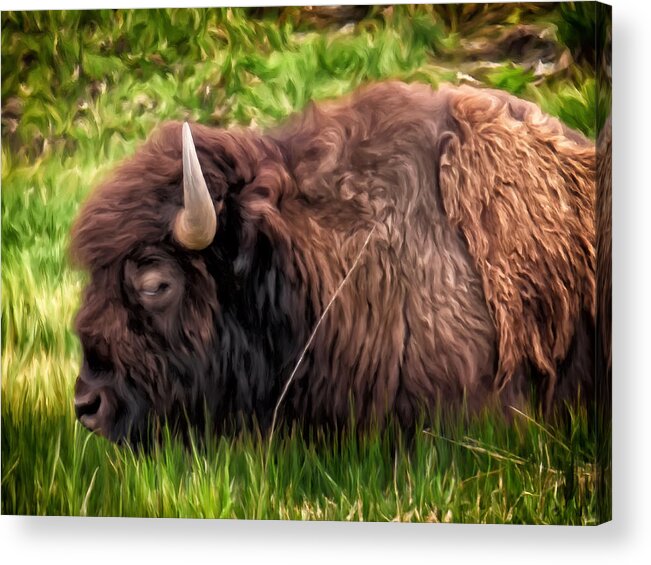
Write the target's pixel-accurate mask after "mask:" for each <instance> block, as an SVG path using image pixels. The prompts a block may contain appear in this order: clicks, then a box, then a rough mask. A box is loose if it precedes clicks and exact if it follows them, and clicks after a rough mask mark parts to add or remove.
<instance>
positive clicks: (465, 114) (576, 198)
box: [439, 89, 595, 388]
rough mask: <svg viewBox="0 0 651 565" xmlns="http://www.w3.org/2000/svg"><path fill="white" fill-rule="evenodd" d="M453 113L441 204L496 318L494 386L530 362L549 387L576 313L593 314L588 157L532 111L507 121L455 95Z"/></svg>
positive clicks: (498, 104)
mask: <svg viewBox="0 0 651 565" xmlns="http://www.w3.org/2000/svg"><path fill="white" fill-rule="evenodd" d="M534 108H535V107H534ZM530 110H531V109H530ZM450 112H451V114H452V117H453V118H454V122H455V123H456V131H455V133H449V134H446V135H445V137H444V138H442V140H441V152H440V161H439V167H440V168H439V185H440V191H441V198H442V202H443V206H444V208H445V214H446V215H447V217H448V220H449V221H450V223H451V224H452V225H453V226H455V227H457V228H458V229H459V231H460V232H461V233H462V234H463V236H464V237H465V239H466V241H467V245H468V249H469V252H470V254H471V256H472V258H473V260H474V263H475V266H476V268H477V271H478V273H479V274H480V277H481V280H482V283H483V289H484V293H485V296H486V300H487V302H488V305H489V308H490V310H491V312H492V315H493V317H494V321H495V325H496V329H497V335H498V342H499V343H498V346H499V351H500V367H499V370H498V382H500V383H501V384H503V383H506V382H507V381H508V380H509V379H510V377H511V376H512V375H513V374H514V373H515V371H516V370H517V369H518V367H519V366H520V365H521V364H522V362H523V361H525V360H529V361H530V362H532V364H533V365H534V366H535V367H537V368H538V369H539V370H540V371H542V372H543V373H545V374H547V375H548V376H549V378H550V382H551V384H552V385H553V381H554V379H555V375H556V367H557V364H558V362H559V361H560V360H561V359H563V358H564V357H565V356H566V353H567V351H568V349H569V347H570V342H571V340H572V338H573V336H574V333H575V328H576V325H577V324H578V322H579V318H580V316H581V314H582V311H584V310H585V311H588V312H590V313H592V314H594V307H595V306H594V304H595V280H594V263H595V251H594V219H593V218H594V213H593V210H594V170H595V153H594V147H593V146H591V145H590V144H589V143H588V144H578V143H575V142H574V141H571V140H569V139H568V138H567V137H565V136H564V135H562V133H560V134H559V123H558V122H557V121H556V120H551V119H550V118H548V117H546V116H545V115H543V114H542V112H540V110H538V109H537V108H536V109H535V111H528V112H527V113H526V115H518V116H517V117H516V116H514V115H513V114H512V112H511V109H510V104H509V102H508V98H506V97H501V96H497V95H496V94H494V93H491V92H488V91H480V90H479V91H477V90H465V89H460V90H458V91H456V92H455V94H454V95H453V96H451V98H450ZM560 131H561V132H562V129H561V130H560ZM551 388H553V386H552V387H551Z"/></svg>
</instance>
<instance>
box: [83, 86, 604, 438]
mask: <svg viewBox="0 0 651 565" xmlns="http://www.w3.org/2000/svg"><path fill="white" fill-rule="evenodd" d="M191 129H192V137H193V143H194V147H195V148H196V155H197V156H198V163H199V164H200V168H201V171H200V172H202V173H203V179H205V183H206V184H207V187H208V191H209V195H210V200H212V204H211V205H210V204H209V206H213V207H214V209H215V215H216V219H217V222H216V233H215V235H214V238H213V239H212V241H211V242H210V243H208V244H206V245H207V246H205V247H204V248H199V249H197V248H196V247H200V245H188V244H186V245H184V244H182V243H180V240H183V238H179V237H178V234H177V232H178V228H177V227H175V226H177V223H178V222H177V218H178V216H179V210H182V209H183V205H184V190H185V189H184V188H182V187H183V182H184V166H183V159H182V153H183V151H184V149H183V142H182V125H181V124H179V123H168V124H166V125H164V126H162V127H161V128H160V129H159V131H158V132H157V133H156V134H155V135H154V136H153V137H152V139H150V140H149V141H148V142H147V143H146V144H145V145H144V147H142V148H141V149H140V150H139V151H138V153H137V154H136V155H135V157H133V158H132V159H131V160H130V161H128V162H126V163H125V164H123V165H122V166H121V167H119V169H118V170H117V171H116V172H115V174H114V175H113V177H112V178H111V179H109V180H108V181H107V182H106V183H105V184H104V185H103V186H101V187H100V188H99V189H98V190H97V191H95V192H94V194H93V195H92V196H91V197H90V199H89V201H88V202H87V203H86V205H85V206H84V208H83V210H82V212H81V214H80V216H79V218H78V220H77V222H76V225H75V227H74V229H73V238H72V252H73V257H74V258H75V259H76V261H77V262H78V264H80V265H81V266H82V267H83V268H85V269H87V270H88V271H89V273H90V276H91V278H90V282H89V284H88V287H87V289H86V293H85V297H84V299H83V303H82V306H81V309H80V311H79V315H78V318H77V332H78V335H79V337H80V340H81V343H82V346H83V352H84V360H83V365H82V369H81V372H80V375H79V379H78V381H77V387H76V408H77V413H78V416H79V417H80V419H81V421H82V422H83V423H84V424H85V425H86V426H87V427H89V428H90V429H93V430H94V431H97V432H99V433H101V434H103V435H105V436H106V437H108V438H110V439H112V440H115V441H121V440H125V439H128V440H130V441H132V442H134V443H138V442H140V441H142V440H144V439H146V438H148V437H150V431H151V429H152V426H151V425H150V424H152V423H160V422H162V421H165V422H167V423H169V424H171V425H172V426H173V427H175V428H178V429H180V430H186V429H191V428H192V427H202V426H204V424H205V418H206V416H208V417H209V419H210V421H211V423H212V425H213V426H214V428H215V432H216V433H222V432H224V431H225V430H226V429H230V428H231V426H236V427H237V426H239V425H250V424H251V423H252V422H254V421H255V422H257V423H258V424H259V425H260V426H261V427H262V429H263V430H264V429H267V428H268V426H269V425H270V420H271V416H272V413H273V410H274V408H275V405H276V402H277V400H278V398H279V395H280V392H281V389H282V387H283V385H284V384H285V382H286V380H287V378H288V376H289V374H290V373H291V372H292V370H293V369H294V367H295V364H296V361H297V359H298V357H299V355H300V354H301V351H302V349H303V346H304V345H305V343H306V340H307V339H308V337H309V335H310V333H311V331H312V329H313V327H314V324H315V323H316V320H317V319H318V318H319V316H320V315H321V314H322V313H323V309H324V308H325V306H326V304H327V303H328V302H329V300H330V299H331V297H332V295H333V293H334V292H335V289H336V288H337V286H338V285H339V283H340V282H341V280H342V279H343V278H344V277H345V275H346V274H347V272H348V270H349V269H350V267H351V265H352V263H353V261H354V259H355V257H356V256H357V254H358V252H359V250H360V249H361V246H362V244H363V242H364V240H365V238H366V236H367V234H368V233H369V231H370V230H371V229H372V228H373V227H375V231H374V233H373V236H372V238H371V240H370V242H369V244H368V247H367V248H366V250H365V251H364V253H363V254H362V256H361V259H360V260H359V264H358V265H357V268H356V269H355V270H354V272H353V273H352V274H351V277H350V280H349V281H348V283H347V284H346V285H345V286H344V287H343V289H342V291H341V294H340V295H339V296H338V297H337V300H335V302H334V304H333V306H332V308H331V309H330V311H329V312H328V313H327V316H325V318H324V320H323V324H322V325H321V326H320V327H319V329H318V331H317V333H316V336H315V339H314V342H313V343H312V345H311V347H310V348H309V350H308V353H307V355H306V357H305V359H304V360H303V362H302V363H301V366H300V367H299V369H298V371H297V373H296V376H295V380H294V381H293V382H292V385H291V387H290V388H289V390H288V394H287V396H286V398H285V399H284V401H283V403H282V406H281V407H280V413H281V416H282V417H283V418H284V419H285V420H295V419H297V420H300V421H301V422H303V423H305V424H308V425H315V426H323V425H335V426H339V425H344V424H346V423H351V422H352V423H354V424H359V425H362V426H363V425H366V424H369V423H379V424H382V423H383V422H384V421H385V420H386V418H387V416H388V415H391V416H392V417H393V418H394V419H396V420H397V421H398V422H399V423H400V424H401V425H403V426H405V427H410V426H413V424H414V423H415V422H416V421H417V420H418V418H419V417H420V416H421V415H422V414H423V413H425V414H434V413H435V412H436V411H437V410H439V409H440V408H443V409H444V410H452V411H454V410H458V409H459V408H460V407H461V406H462V405H463V406H465V407H467V408H468V409H469V410H470V411H471V412H474V411H477V410H480V409H482V408H485V407H490V406H493V407H496V408H498V409H500V410H502V411H504V412H508V407H509V406H519V407H520V408H523V407H525V406H526V405H527V403H528V402H529V401H530V399H531V395H532V394H533V395H534V396H535V397H537V398H539V399H540V402H541V404H542V406H543V408H544V409H545V410H546V411H547V412H548V413H549V412H553V410H554V409H555V407H556V406H558V405H559V403H560V402H562V401H565V400H572V399H574V398H575V397H576V396H577V395H578V394H579V391H581V395H582V396H583V397H584V398H585V397H588V398H589V397H591V395H592V388H593V379H592V373H593V368H594V363H593V355H594V344H593V335H594V317H595V241H594V240H595V229H594V209H595V208H594V198H595V194H594V193H595V150H594V145H593V144H592V143H591V142H589V141H587V140H586V139H585V138H583V137H582V136H581V135H580V134H578V133H576V132H574V131H572V130H569V129H567V128H566V127H564V126H563V125H561V124H560V122H558V121H557V120H555V119H553V118H550V117H547V116H545V115H543V114H542V113H541V111H540V110H539V109H538V108H537V107H536V106H534V105H533V104H530V103H528V102H525V101H522V100H519V99H517V98H514V97H512V96H509V95H506V94H504V93H501V92H496V91H490V90H476V89H472V88H467V87H461V88H452V87H445V88H442V89H440V90H439V91H437V92H435V91H433V90H431V89H430V88H429V87H427V86H423V85H406V84H401V83H383V84H378V85H374V86H370V87H367V88H365V89H363V90H361V91H359V92H357V93H356V94H354V95H352V96H351V97H350V98H348V99H345V100H339V101H335V102H330V103H324V104H321V105H311V106H309V107H308V108H307V109H306V110H305V111H304V113H303V114H302V115H300V116H297V117H295V118H294V119H293V120H291V121H290V123H289V124H287V125H286V126H284V127H282V128H280V129H278V130H275V131H271V132H268V133H267V134H265V135H260V134H258V133H255V132H253V131H251V130H229V131H224V130H218V129H210V128H207V127H203V126H201V125H197V124H194V125H192V128H191ZM186 152H187V149H186ZM185 176H186V177H188V174H187V173H186V174H185ZM199 177H201V175H199ZM185 180H186V181H187V178H186V179H185ZM194 182H198V181H194ZM185 199H186V200H187V199H188V196H187V194H186V196H185ZM186 206H187V202H186ZM210 233H212V232H210ZM175 234H177V235H176V236H175ZM183 241H184V240H183ZM189 247H193V248H189Z"/></svg>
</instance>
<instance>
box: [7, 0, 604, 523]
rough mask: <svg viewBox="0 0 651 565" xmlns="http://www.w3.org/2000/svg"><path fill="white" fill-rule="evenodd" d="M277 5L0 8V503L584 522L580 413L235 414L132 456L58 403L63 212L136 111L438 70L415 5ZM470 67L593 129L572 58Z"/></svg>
mask: <svg viewBox="0 0 651 565" xmlns="http://www.w3.org/2000/svg"><path fill="white" fill-rule="evenodd" d="M288 13H289V16H288V17H287V18H285V20H284V23H282V24H276V23H275V22H274V21H273V20H271V19H268V20H265V19H252V18H249V17H248V16H247V11H246V10H161V11H154V12H144V11H119V12H117V13H116V14H113V13H112V12H110V11H90V12H66V13H63V12H44V13H38V12H37V13H30V14H21V13H12V12H4V13H3V14H2V70H3V73H2V76H3V82H2V99H3V105H6V104H7V101H12V103H13V104H14V105H17V107H18V108H19V110H18V112H17V114H18V117H17V118H16V119H15V123H14V122H11V119H12V116H11V115H9V114H7V116H8V117H7V120H9V121H7V122H6V123H5V122H4V121H3V140H2V141H3V143H2V490H1V493H2V512H3V513H18V514H50V515H59V514H64V515H92V516H109V515H110V516H115V515H120V516H183V517H224V518H225V517H238V518H291V519H323V520H406V521H409V520H413V521H432V522H437V521H455V522H516V523H519V522H533V523H568V524H594V523H597V522H598V521H600V517H601V516H606V515H608V513H609V507H608V503H607V502H606V506H605V507H604V506H602V499H601V498H600V495H599V489H598V488H597V485H598V484H599V480H600V476H599V473H598V469H597V467H596V466H595V460H596V457H597V452H598V449H597V448H598V446H597V444H596V440H595V438H594V437H593V435H592V434H590V433H589V432H588V424H587V418H586V417H585V415H584V414H575V415H574V416H573V418H572V422H571V424H569V425H568V426H567V429H565V428H564V429H563V430H557V429H551V428H546V427H543V426H542V425H541V424H540V423H538V422H535V421H528V420H525V419H523V418H521V417H519V416H517V417H516V420H517V421H518V424H519V425H517V426H506V425H504V424H503V423H499V422H494V421H491V420H490V419H489V418H485V419H483V420H481V421H478V422H475V423H473V424H472V425H471V426H469V427H463V426H461V425H457V426H453V427H452V428H448V429H446V431H445V433H444V432H441V431H436V430H430V431H429V432H427V433H425V432H423V433H419V434H417V435H416V437H415V438H414V439H413V441H411V442H406V441H404V438H402V437H401V436H400V435H398V436H397V437H395V436H394V435H393V434H377V433H375V434H370V435H368V436H364V437H361V438H358V437H356V436H355V435H354V434H351V435H349V436H347V437H344V438H340V439H333V438H329V439H324V438H305V437H302V436H301V434H299V433H297V432H296V431H293V430H287V429H284V430H282V429H281V430H279V431H278V433H277V435H276V437H275V440H274V442H273V443H272V445H271V446H268V445H267V443H266V442H263V441H261V440H260V439H259V438H258V437H256V436H255V434H254V433H251V434H244V435H243V436H241V437H237V438H220V439H217V438H212V439H210V440H209V441H208V442H207V444H206V445H203V446H202V447H197V448H195V449H190V450H187V449H185V448H183V447H182V446H180V445H179V444H177V443H176V442H175V441H173V440H170V441H168V442H166V443H165V444H164V446H163V447H161V448H160V449H158V450H157V451H155V452H154V453H152V454H149V455H138V454H134V453H132V452H131V451H130V450H128V449H126V448H119V447H116V446H114V445H111V444H109V443H107V442H106V441H104V440H103V439H101V438H98V437H95V436H93V435H90V434H88V433H87V432H86V431H85V430H84V429H83V428H81V427H80V425H79V424H78V423H77V422H76V421H75V418H74V413H73V409H72V389H73V384H74V379H75V376H76V374H77V370H78V363H79V356H80V351H79V344H78V342H77V340H76V338H75V336H74V334H73V333H72V330H71V327H72V320H73V318H74V314H75V311H76V309H77V306H78V303H79V297H80V294H81V290H82V288H83V280H84V275H83V273H79V272H76V271H73V270H71V268H70V267H69V265H68V262H67V257H66V250H67V245H68V233H69V229H70V225H71V222H72V220H73V218H74V216H75V214H76V212H77V210H78V207H79V204H80V202H81V201H82V200H83V198H84V197H85V195H86V194H87V193H88V191H89V190H90V189H91V188H92V187H93V185H95V184H96V183H97V182H98V181H99V180H100V179H101V178H102V177H103V176H104V175H105V174H106V173H107V172H108V171H109V170H110V169H111V167H113V166H114V165H115V164H116V163H117V162H118V161H119V160H120V159H122V158H123V157H125V156H127V155H129V154H131V153H133V151H134V150H135V148H136V147H137V145H138V144H139V143H140V142H141V141H142V140H144V139H145V138H146V137H147V135H148V134H149V132H150V131H151V130H152V128H154V127H155V126H156V125H157V124H158V123H160V122H161V121H163V120H166V119H188V118H189V119H192V120H198V121H201V122H204V123H208V124H212V125H216V126H222V127H225V126H229V125H231V124H243V125H249V124H254V125H255V124H257V125H259V126H267V125H271V124H274V123H276V122H277V121H278V120H281V119H283V118H284V117H286V116H287V115H288V114H290V113H291V112H293V111H296V110H300V109H301V108H302V107H303V106H304V105H305V104H306V103H307V102H308V101H309V100H311V99H322V98H326V97H331V96H336V95H340V94H343V93H346V92H349V91H351V90H353V89H354V88H355V87H357V86H358V85H360V84H362V83H364V82H366V81H369V80H379V79H383V78H401V79H403V80H407V81H413V80H417V81H421V82H427V83H430V84H432V85H437V84H439V83H440V82H454V81H456V80H457V73H456V70H455V68H454V66H452V65H448V66H446V64H445V63H444V61H445V60H446V58H445V57H444V56H441V54H443V55H444V52H445V49H446V46H449V45H453V44H455V43H456V35H454V34H451V33H450V28H449V25H448V23H447V22H446V21H445V20H444V19H439V16H437V12H436V11H434V10H433V9H432V8H431V7H428V6H421V7H394V9H393V11H391V12H389V11H386V10H383V9H373V10H372V11H371V12H370V14H369V16H368V17H367V18H366V19H365V20H363V21H362V22H360V23H359V24H357V25H356V26H355V27H354V28H352V29H351V28H345V29H343V30H341V29H340V30H336V29H331V30H325V31H323V30H322V31H316V30H314V29H310V28H309V26H306V25H304V24H302V23H301V20H300V13H299V12H298V11H297V10H289V12H288ZM561 16H562V14H561V15H560V16H559V17H561ZM516 19H517V18H516ZM188 28H190V29H192V30H193V31H192V34H191V37H190V40H189V41H188V40H187V37H186V30H187V29H188ZM487 80H488V82H489V84H490V85H492V86H496V87H499V88H504V89H507V90H511V91H513V92H517V93H518V94H520V95H522V96H525V97H528V98H530V99H533V100H537V101H539V102H540V103H541V104H542V105H543V107H544V108H545V109H547V110H548V111H550V112H551V113H554V114H555V115H557V116H559V117H560V118H561V119H563V120H564V121H565V122H567V123H568V124H569V125H571V126H573V127H577V128H579V129H581V130H583V131H584V132H586V133H587V134H589V135H594V132H595V131H596V126H595V123H596V117H597V116H596V113H595V112H596V111H595V108H594V107H595V100H596V95H595V92H594V72H592V74H590V69H589V67H582V68H577V69H574V70H573V71H571V72H570V74H569V76H566V77H564V78H562V79H558V78H557V79H553V80H551V79H550V80H549V81H546V82H543V83H539V82H534V81H532V77H531V76H530V74H528V72H525V71H522V70H519V69H517V68H514V67H513V65H512V64H511V63H510V62H508V61H505V62H504V65H503V67H499V68H496V70H494V71H493V72H492V73H491V74H490V75H489V78H488V79H487ZM3 107H4V106H3ZM4 119H5V114H4V113H3V120H4Z"/></svg>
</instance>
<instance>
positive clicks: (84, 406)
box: [75, 392, 102, 420]
mask: <svg viewBox="0 0 651 565" xmlns="http://www.w3.org/2000/svg"><path fill="white" fill-rule="evenodd" d="M101 404H102V396H101V395H100V393H98V392H97V393H91V394H87V395H85V396H84V397H83V398H75V413H76V414H77V418H78V419H79V420H81V419H82V417H83V416H94V415H95V414H97V412H98V411H99V407H100V405H101Z"/></svg>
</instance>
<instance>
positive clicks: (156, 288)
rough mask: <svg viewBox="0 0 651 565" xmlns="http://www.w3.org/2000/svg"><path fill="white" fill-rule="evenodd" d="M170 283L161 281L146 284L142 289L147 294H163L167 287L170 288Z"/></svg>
mask: <svg viewBox="0 0 651 565" xmlns="http://www.w3.org/2000/svg"><path fill="white" fill-rule="evenodd" d="M169 287H170V285H169V284H168V283H166V282H159V283H158V284H155V285H152V286H149V287H147V286H145V287H143V289H142V293H143V294H144V295H145V296H157V295H158V294H163V293H164V292H165V291H166V290H167V289H169Z"/></svg>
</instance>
